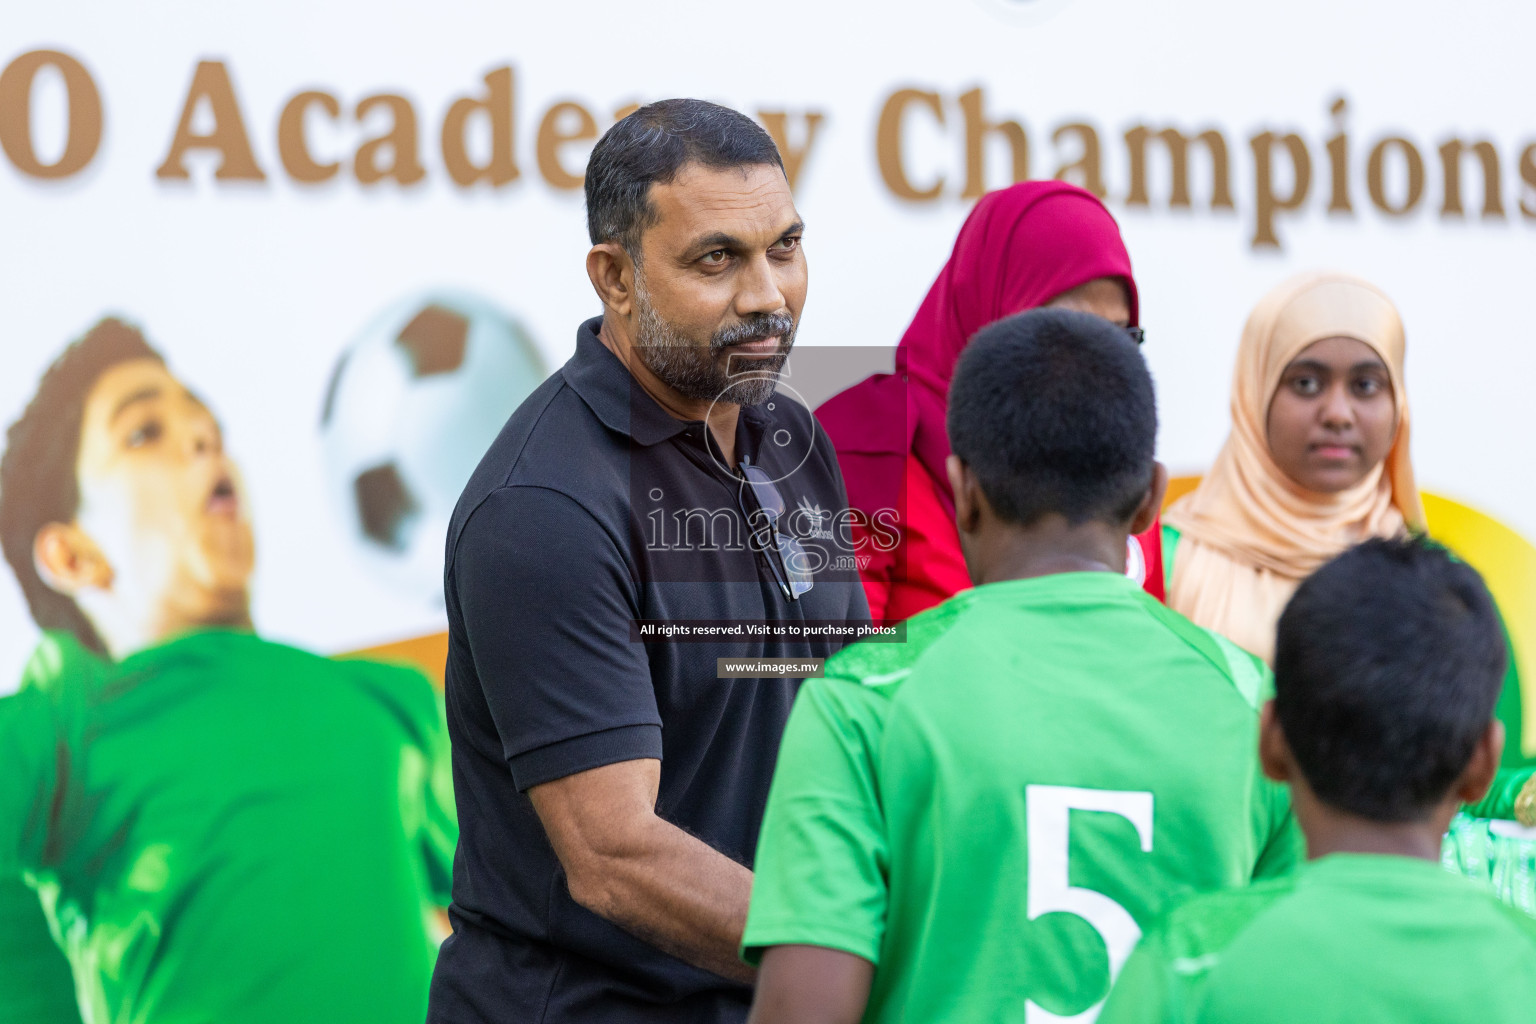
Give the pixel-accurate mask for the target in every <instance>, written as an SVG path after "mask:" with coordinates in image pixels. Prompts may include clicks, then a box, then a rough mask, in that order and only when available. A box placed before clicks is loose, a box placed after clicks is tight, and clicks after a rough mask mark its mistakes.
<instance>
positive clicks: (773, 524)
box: [736, 459, 816, 601]
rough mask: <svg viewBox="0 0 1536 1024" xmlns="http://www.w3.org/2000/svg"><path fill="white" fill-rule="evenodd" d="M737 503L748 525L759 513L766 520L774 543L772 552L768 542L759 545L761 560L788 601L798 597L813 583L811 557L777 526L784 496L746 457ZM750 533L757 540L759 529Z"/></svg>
mask: <svg viewBox="0 0 1536 1024" xmlns="http://www.w3.org/2000/svg"><path fill="white" fill-rule="evenodd" d="M748 491H750V492H751V493H752V503H755V504H756V506H757V508H756V509H755V510H754V509H753V508H751V507H750V506H749V502H748V500H747V492H748ZM736 502H737V504H739V505H740V506H741V514H742V515H744V516H746V517H747V523H748V526H749V527H755V525H756V523H757V521H758V520H757V514H758V513H761V515H762V516H763V517H764V518H766V519H767V520H768V529H769V531H770V533H771V535H772V538H773V544H772V545H771V547H772V551H769V550H768V548H769V547H770V545H767V544H763V545H761V548H762V551H763V555H764V559H765V560H766V561H767V562H768V569H769V571H770V572H772V573H773V578H774V582H776V583H777V584H778V585H779V589H780V590H781V591H783V592H784V596H785V597H786V598H788V599H789V600H791V601H798V600H800V595H801V594H803V593H805V592H806V591H808V590H810V589H811V587H813V586H815V584H816V579H815V577H814V576H812V575H811V572H810V564H811V562H810V557H809V556H808V555H806V553H805V548H804V547H802V546H801V544H800V541H799V540H798V539H796V538H795V537H793V536H791V535H789V534H787V533H785V532H784V531H782V530H781V529H780V528H779V521H780V520H782V519H783V518H784V496H783V495H782V494H780V493H779V489H778V488H777V487H775V486H774V483H773V479H772V478H771V477H769V476H768V474H767V473H765V472H763V470H761V469H759V468H758V467H757V466H753V465H751V464H750V463H748V462H747V461H746V460H745V459H743V460H742V462H741V486H740V487H739V488H738V489H737V491H736ZM750 536H751V537H752V539H753V540H756V539H757V537H758V531H757V530H756V529H755V528H754V529H751V530H750Z"/></svg>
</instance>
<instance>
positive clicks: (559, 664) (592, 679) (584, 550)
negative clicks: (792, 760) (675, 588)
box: [449, 486, 661, 790]
mask: <svg viewBox="0 0 1536 1024" xmlns="http://www.w3.org/2000/svg"><path fill="white" fill-rule="evenodd" d="M449 585H450V586H451V587H452V588H453V595H452V596H453V597H454V598H455V600H456V603H457V605H458V611H459V615H460V616H461V619H462V623H463V629H464V632H465V636H466V638H467V640H468V643H469V650H470V655H471V656H472V658H473V659H474V669H475V674H476V676H478V678H479V682H480V687H481V690H482V691H483V692H484V695H485V700H486V704H487V706H488V707H489V709H490V713H491V718H492V719H493V721H494V722H495V726H496V731H497V734H498V736H499V737H500V739H501V744H502V751H503V754H504V755H505V757H506V759H507V764H508V765H509V766H510V767H511V769H512V779H513V782H514V783H515V784H516V786H517V788H518V789H519V790H525V789H527V788H528V787H530V786H536V785H538V784H539V783H541V782H549V781H550V780H552V779H558V778H563V777H564V776H567V775H573V774H575V773H576V772H581V771H586V770H587V769H589V768H599V767H601V766H603V765H606V764H614V763H617V762H619V761H632V760H636V759H639V758H649V757H654V758H660V757H661V715H660V713H659V712H658V710H657V707H656V694H655V690H654V689H653V687H652V685H651V675H650V664H649V662H648V660H647V658H646V652H645V645H644V644H642V643H632V642H631V641H630V622H631V620H633V619H635V618H636V617H637V616H636V610H637V608H638V603H639V602H638V591H637V587H636V584H635V581H634V579H633V576H632V575H631V573H630V571H629V567H628V565H627V563H626V561H625V559H624V556H623V553H622V552H621V550H620V548H619V546H618V539H617V538H615V537H613V536H611V535H610V534H609V533H608V531H606V530H605V529H604V528H603V527H602V525H601V524H599V523H598V521H597V520H596V519H595V518H593V516H592V515H591V513H589V512H588V511H587V510H586V509H585V508H583V507H582V506H581V505H580V504H578V503H577V502H576V501H574V500H573V499H571V498H570V497H568V496H566V495H564V494H562V493H560V492H558V491H555V490H551V489H548V488H544V487H533V486H510V487H502V488H500V489H498V490H495V491H492V492H491V493H490V494H489V495H487V496H486V498H485V500H484V501H483V502H481V504H480V506H479V507H478V508H476V509H475V511H474V512H473V514H471V515H470V517H469V519H468V521H467V522H466V523H465V524H464V528H463V530H462V532H461V533H460V534H459V537H458V541H457V544H456V546H455V550H454V552H453V561H452V575H451V578H450V581H449Z"/></svg>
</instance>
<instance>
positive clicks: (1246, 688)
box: [1138, 592, 1275, 713]
mask: <svg viewBox="0 0 1536 1024" xmlns="http://www.w3.org/2000/svg"><path fill="white" fill-rule="evenodd" d="M1138 599H1139V600H1140V601H1141V604H1142V606H1143V607H1144V608H1145V609H1146V612H1147V614H1148V615H1149V616H1151V617H1152V618H1153V619H1154V620H1156V621H1157V623H1158V624H1159V625H1160V626H1161V628H1162V629H1163V630H1165V631H1166V633H1167V635H1168V638H1169V641H1170V643H1171V644H1175V645H1177V646H1179V647H1182V648H1184V649H1185V650H1188V651H1190V652H1192V653H1193V654H1195V655H1197V656H1198V657H1199V658H1200V659H1201V660H1202V661H1204V662H1205V663H1207V665H1208V666H1209V668H1210V669H1211V675H1212V677H1213V678H1215V677H1219V678H1220V679H1221V680H1223V681H1224V682H1223V684H1222V689H1223V690H1224V691H1229V692H1230V693H1232V694H1234V695H1236V696H1238V697H1240V698H1241V699H1242V701H1243V703H1244V704H1246V705H1247V706H1248V707H1249V708H1250V709H1251V710H1252V711H1253V712H1255V713H1257V712H1258V710H1259V708H1261V707H1262V706H1263V704H1264V701H1266V700H1268V699H1269V698H1270V697H1271V696H1273V695H1274V686H1275V682H1274V675H1273V673H1272V672H1270V669H1269V666H1268V665H1266V664H1264V660H1263V659H1262V658H1259V657H1258V656H1257V655H1254V654H1251V653H1249V652H1248V651H1245V650H1243V649H1242V648H1241V647H1239V646H1238V645H1237V644H1235V643H1233V642H1232V641H1231V640H1228V639H1227V638H1226V637H1224V636H1222V635H1221V634H1220V633H1217V632H1216V631H1215V630H1211V629H1206V628H1205V627H1204V626H1199V625H1196V624H1195V623H1194V622H1192V621H1190V620H1189V619H1188V618H1186V617H1185V616H1183V615H1181V614H1180V613H1178V612H1176V611H1174V610H1173V609H1172V608H1169V607H1168V606H1167V605H1165V604H1163V603H1162V602H1161V601H1159V600H1158V599H1157V598H1155V597H1152V596H1151V595H1150V594H1147V593H1145V592H1142V593H1141V594H1140V595H1139V596H1138Z"/></svg>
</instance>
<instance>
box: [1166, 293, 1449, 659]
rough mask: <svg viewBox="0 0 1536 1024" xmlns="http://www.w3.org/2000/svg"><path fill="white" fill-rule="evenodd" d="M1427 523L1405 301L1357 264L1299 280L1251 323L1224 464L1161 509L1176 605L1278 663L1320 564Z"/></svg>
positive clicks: (1241, 352) (1220, 460)
mask: <svg viewBox="0 0 1536 1024" xmlns="http://www.w3.org/2000/svg"><path fill="white" fill-rule="evenodd" d="M1423 529H1424V509H1423V506H1422V505H1421V504H1420V501H1419V492H1418V488H1417V487H1416V486H1415V485H1414V481H1413V467H1412V465H1411V464H1410V462H1409V459H1408V396H1407V393H1406V392H1405V391H1404V388H1403V323H1402V320H1401V319H1400V318H1399V317H1398V314H1397V310H1396V308H1394V307H1393V305H1392V302H1391V301H1390V300H1389V299H1388V298H1387V297H1386V296H1385V295H1384V294H1382V292H1381V291H1380V290H1379V289H1377V288H1375V287H1374V286H1372V285H1370V284H1367V283H1366V282H1365V281H1362V280H1360V279H1358V278H1354V277H1350V276H1348V275H1346V274H1338V273H1328V272H1323V273H1310V274H1303V275H1300V276H1298V277H1294V278H1292V279H1290V280H1289V281H1287V282H1285V283H1284V284H1282V285H1280V287H1278V288H1276V289H1275V290H1274V291H1272V292H1270V293H1269V294H1268V295H1266V296H1265V297H1264V298H1263V300H1261V301H1260V302H1259V304H1258V306H1257V308H1255V309H1254V311H1253V314H1252V315H1251V316H1250V317H1249V318H1248V325H1247V327H1246V328H1244V330H1243V338H1242V343H1241V345H1240V346H1239V348H1238V355H1237V371H1236V374H1235V376H1234V380H1233V385H1232V432H1231V434H1230V435H1229V436H1228V437H1227V443H1226V445H1225V446H1224V447H1223V448H1222V450H1221V454H1220V455H1218V456H1217V458H1216V464H1215V466H1213V467H1212V469H1211V471H1210V473H1209V474H1208V475H1207V476H1206V477H1205V479H1204V480H1203V481H1202V482H1201V484H1200V486H1199V487H1198V488H1197V489H1196V490H1195V491H1194V492H1193V493H1192V494H1189V495H1187V496H1186V497H1184V498H1183V499H1182V500H1180V501H1179V502H1177V503H1176V504H1175V505H1174V506H1173V507H1172V508H1171V509H1170V510H1169V512H1168V514H1167V516H1166V517H1165V519H1164V542H1163V543H1164V550H1165V555H1164V558H1165V562H1166V563H1168V564H1170V565H1171V566H1172V573H1171V578H1170V580H1169V589H1168V603H1169V604H1170V605H1171V606H1173V608H1174V609H1175V610H1177V611H1180V612H1183V613H1184V614H1185V615H1187V616H1188V617H1189V618H1191V619H1193V620H1194V621H1195V622H1197V623H1199V624H1200V625H1202V626H1205V627H1207V628H1209V629H1212V630H1214V631H1216V632H1218V633H1221V634H1222V635H1224V636H1226V637H1228V638H1229V639H1231V640H1232V641H1234V642H1235V643H1237V644H1238V645H1239V646H1241V647H1244V648H1246V649H1247V650H1249V651H1252V652H1253V653H1254V654H1257V655H1259V656H1260V657H1262V658H1263V659H1264V660H1266V661H1269V660H1271V659H1272V657H1273V654H1274V634H1275V624H1276V622H1277V621H1278V620H1279V617H1280V612H1281V610H1282V609H1284V607H1285V603H1286V601H1288V600H1289V599H1290V596H1291V594H1292V593H1293V592H1294V591H1295V590H1296V587H1297V586H1298V585H1299V584H1300V583H1301V581H1302V580H1303V579H1305V578H1306V577H1307V576H1308V575H1309V574H1310V573H1311V572H1312V571H1313V570H1315V569H1317V568H1318V566H1320V565H1322V564H1323V563H1324V562H1326V561H1328V560H1329V559H1330V558H1332V557H1333V556H1334V555H1337V554H1339V553H1340V552H1342V551H1343V550H1344V549H1345V548H1347V547H1349V546H1350V545H1352V544H1355V543H1358V542H1359V541H1362V540H1365V539H1366V538H1368V537H1390V536H1396V535H1399V534H1402V533H1404V532H1405V531H1408V530H1413V531H1422V530H1423Z"/></svg>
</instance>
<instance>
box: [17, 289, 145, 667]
mask: <svg viewBox="0 0 1536 1024" xmlns="http://www.w3.org/2000/svg"><path fill="white" fill-rule="evenodd" d="M133 359H155V360H158V361H160V362H162V363H163V362H164V361H165V360H164V358H163V357H162V356H161V355H160V353H158V352H156V351H155V350H154V349H153V348H151V347H150V345H149V342H147V341H145V340H144V335H143V334H141V333H139V330H138V328H136V327H133V326H132V325H130V324H126V323H124V322H123V321H121V320H117V319H112V318H108V319H106V320H102V321H101V322H100V323H98V324H97V325H96V326H95V327H92V328H91V329H90V331H88V332H87V333H86V335H85V337H83V338H81V339H80V340H79V341H76V342H74V343H73V344H72V345H70V346H69V347H68V348H66V349H65V350H64V352H63V354H62V355H60V356H59V358H58V359H56V360H54V362H53V365H52V366H50V367H49V368H48V371H47V372H46V373H44V374H43V379H42V380H41V381H40V382H39V383H38V386H37V393H36V394H34V395H33V396H32V401H31V402H29V403H28V404H27V408H26V411H25V412H23V413H22V414H21V418H20V419H18V420H17V421H16V422H15V423H13V424H11V428H10V430H9V431H8V432H7V433H6V437H5V455H4V456H0V549H3V550H4V552H5V560H6V561H7V562H9V563H10V564H11V571H12V572H14V573H15V574H16V581H17V582H18V583H20V584H21V592H22V594H23V596H25V597H26V599H27V606H28V607H29V608H30V609H31V610H32V618H33V620H34V621H35V622H36V623H37V625H38V627H39V628H41V629H59V630H65V631H67V632H70V633H73V634H74V635H75V637H76V638H77V639H78V640H79V641H80V642H81V643H82V644H83V645H85V646H86V647H87V648H89V649H90V650H92V651H95V652H96V653H98V654H103V655H104V654H106V645H105V644H104V643H102V640H101V637H100V636H99V635H98V634H97V632H96V629H95V627H94V626H92V625H91V622H90V620H89V619H87V618H86V617H85V613H84V612H82V611H81V610H80V606H79V605H77V604H75V602H74V601H73V600H72V599H71V598H69V597H66V596H65V595H63V594H61V593H59V592H58V591H57V590H54V589H53V588H52V587H50V586H48V584H47V583H45V582H43V579H42V577H41V576H39V575H38V574H37V566H36V565H35V564H34V563H33V560H32V549H33V545H34V543H35V542H36V540H37V534H38V531H40V530H41V529H42V528H43V527H45V526H47V525H48V524H49V523H70V522H73V521H74V519H75V515H76V513H78V512H79V511H80V481H79V478H78V477H77V476H76V469H75V466H76V463H77V462H78V461H79V458H80V427H81V420H82V418H83V417H84V415H85V402H86V399H87V398H88V397H89V396H90V393H91V389H92V388H94V387H95V386H96V381H97V380H99V379H100V378H101V375H102V374H103V373H105V372H106V371H108V370H110V369H111V368H112V367H114V366H116V365H117V364H118V363H126V362H128V361H130V360H133Z"/></svg>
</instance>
